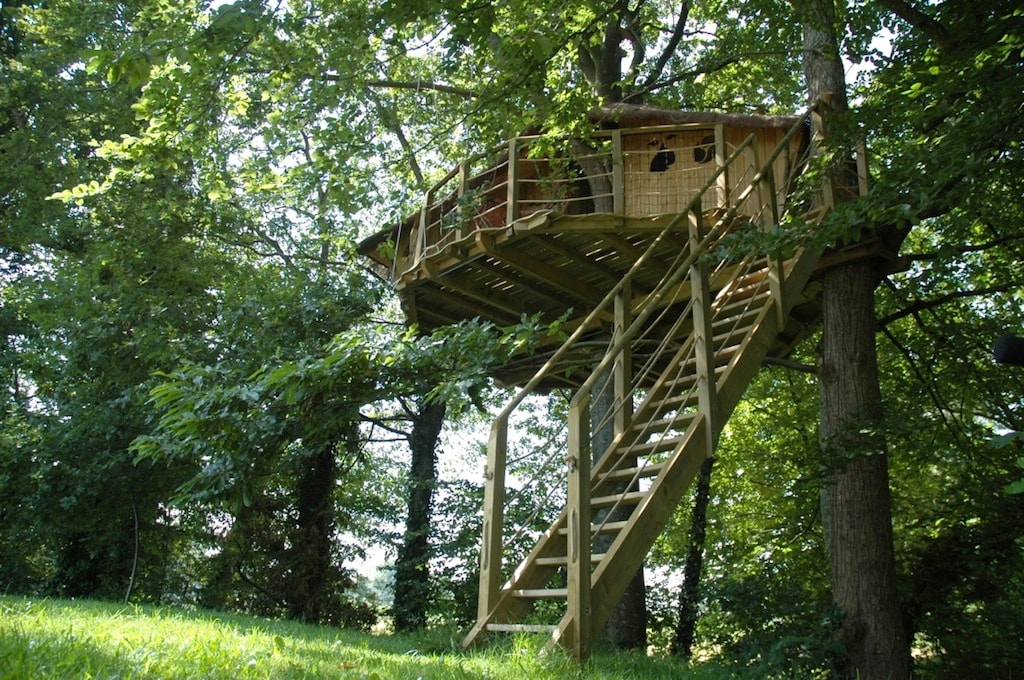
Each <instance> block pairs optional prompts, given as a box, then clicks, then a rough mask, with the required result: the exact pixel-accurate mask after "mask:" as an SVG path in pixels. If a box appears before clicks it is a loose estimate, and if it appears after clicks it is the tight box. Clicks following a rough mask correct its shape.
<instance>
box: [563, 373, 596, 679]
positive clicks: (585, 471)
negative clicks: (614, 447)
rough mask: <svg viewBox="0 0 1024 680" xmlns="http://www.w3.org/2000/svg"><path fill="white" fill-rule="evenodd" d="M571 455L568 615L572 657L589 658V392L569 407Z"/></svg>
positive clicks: (568, 509)
mask: <svg viewBox="0 0 1024 680" xmlns="http://www.w3.org/2000/svg"><path fill="white" fill-rule="evenodd" d="M568 447H569V452H568V455H567V456H566V466H567V469H568V476H569V480H568V481H569V488H568V498H567V500H566V514H567V516H568V519H567V522H568V529H569V546H568V547H569V554H568V563H567V569H566V572H567V573H566V585H567V588H568V593H567V595H568V603H567V607H568V609H567V612H566V613H567V615H568V616H569V618H570V619H571V620H572V621H574V622H575V626H574V628H575V631H574V632H575V634H574V635H572V639H571V640H563V643H564V644H567V645H571V646H572V652H573V654H574V655H575V656H576V657H577V658H580V659H585V658H587V657H588V656H589V655H590V646H591V641H592V639H593V624H592V620H591V613H592V606H591V592H590V569H591V564H590V393H589V391H588V392H587V393H583V392H580V393H577V394H576V397H575V398H574V399H573V400H572V403H571V404H570V405H569V442H568Z"/></svg>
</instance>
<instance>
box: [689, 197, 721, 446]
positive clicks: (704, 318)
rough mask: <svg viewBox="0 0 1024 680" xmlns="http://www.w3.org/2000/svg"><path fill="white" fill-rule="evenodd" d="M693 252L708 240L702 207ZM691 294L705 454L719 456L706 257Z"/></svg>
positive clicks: (695, 219)
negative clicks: (704, 424)
mask: <svg viewBox="0 0 1024 680" xmlns="http://www.w3.org/2000/svg"><path fill="white" fill-rule="evenodd" d="M689 224H690V252H694V253H696V252H699V251H700V243H701V241H702V240H703V238H704V220H703V217H702V215H701V212H700V207H699V205H698V207H697V209H695V210H691V211H690V215H689ZM690 290H691V296H692V299H693V339H694V359H695V361H696V370H697V385H698V388H697V389H698V392H697V400H698V404H699V405H700V411H701V413H702V414H703V415H704V418H705V421H706V427H705V432H707V442H706V449H705V454H706V455H707V457H708V458H710V457H712V456H713V455H714V454H715V443H716V442H715V437H716V436H717V435H716V434H715V433H716V432H718V427H717V421H718V385H717V383H716V380H715V347H714V342H715V341H714V331H713V329H712V327H711V322H712V319H713V316H712V313H711V286H710V284H709V283H708V266H707V263H706V262H705V260H704V258H703V257H697V258H695V259H694V260H693V262H692V264H691V265H690Z"/></svg>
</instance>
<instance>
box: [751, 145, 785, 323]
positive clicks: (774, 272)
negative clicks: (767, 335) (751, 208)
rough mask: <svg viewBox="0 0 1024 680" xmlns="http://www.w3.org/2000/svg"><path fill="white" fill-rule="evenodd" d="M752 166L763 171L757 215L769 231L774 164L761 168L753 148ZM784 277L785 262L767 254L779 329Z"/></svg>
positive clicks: (774, 212)
mask: <svg viewBox="0 0 1024 680" xmlns="http://www.w3.org/2000/svg"><path fill="white" fill-rule="evenodd" d="M753 149H754V166H755V168H757V170H758V171H761V170H764V174H763V175H762V176H761V177H760V178H759V179H758V186H757V196H758V202H759V203H760V205H759V206H758V213H759V214H760V216H761V220H760V222H761V228H762V229H763V230H764V231H768V230H771V229H773V228H775V227H776V226H777V225H778V224H779V196H778V194H777V193H776V183H775V164H774V163H773V164H772V165H770V166H768V167H767V168H765V167H763V166H762V160H761V151H760V149H759V147H758V146H756V145H755V146H754V147H753ZM784 276H785V262H784V261H783V259H782V257H781V256H779V255H778V254H775V253H768V290H770V291H771V294H772V300H774V301H775V318H776V321H778V324H779V329H782V328H785V325H786V318H785V309H786V308H785V307H784V306H783V304H782V303H783V300H782V291H783V288H784V287H783V285H782V281H783V278H784Z"/></svg>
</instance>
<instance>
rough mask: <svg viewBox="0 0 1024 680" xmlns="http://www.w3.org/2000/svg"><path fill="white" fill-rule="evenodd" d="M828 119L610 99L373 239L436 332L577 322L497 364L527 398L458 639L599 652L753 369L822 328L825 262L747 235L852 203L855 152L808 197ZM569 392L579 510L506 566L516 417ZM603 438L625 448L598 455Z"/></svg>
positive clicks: (492, 455)
mask: <svg viewBox="0 0 1024 680" xmlns="http://www.w3.org/2000/svg"><path fill="white" fill-rule="evenodd" d="M818 122H819V118H818V115H817V113H816V112H815V111H814V110H813V109H812V110H811V111H808V113H807V115H805V116H795V117H764V116H742V115H719V114H695V113H684V112H678V111H666V110H659V109H651V108H640V107H622V108H619V109H613V110H611V111H609V112H606V115H605V116H604V119H603V123H604V126H603V127H604V128H605V129H597V130H596V131H595V132H594V134H593V135H592V136H591V137H590V138H589V139H585V140H575V141H572V142H570V143H566V144H562V145H558V144H554V143H551V142H550V141H549V140H545V139H544V138H542V137H529V136H527V137H518V138H516V139H513V140H511V141H509V142H508V144H507V145H505V146H504V147H503V148H501V149H498V150H495V151H494V152H493V153H491V154H488V155H484V156H481V157H479V158H476V159H473V160H472V161H467V162H464V163H461V164H459V165H458V167H456V168H455V169H453V170H452V171H451V172H450V173H448V175H446V176H445V177H444V178H443V179H442V180H441V181H440V182H438V183H437V184H436V185H435V186H434V187H433V188H431V189H430V190H429V191H428V192H427V193H426V196H425V198H424V201H423V204H422V208H421V210H420V211H419V212H418V213H416V214H415V215H412V216H410V217H409V218H408V219H406V220H405V221H404V222H403V223H401V224H398V225H396V226H394V227H391V228H388V229H385V230H384V231H382V232H380V233H378V234H377V235H375V236H373V237H371V238H369V239H367V240H366V241H364V242H363V244H362V246H361V250H362V252H363V253H364V254H366V255H368V256H370V257H372V258H373V259H374V260H376V261H377V263H379V265H380V266H381V267H382V268H383V269H385V270H386V271H387V273H388V275H389V276H390V278H391V280H392V281H393V283H394V285H395V286H396V288H397V290H398V292H399V295H400V298H401V302H402V305H403V309H404V311H405V314H406V316H407V318H408V320H409V322H410V323H416V324H418V325H419V326H420V327H421V328H422V329H424V330H430V329H433V328H436V327H438V326H441V325H444V324H449V323H454V322H458V321H460V320H463V319H470V318H474V317H479V318H481V319H486V320H489V321H492V322H494V323H495V324H498V325H508V324H515V323H517V322H519V321H520V319H521V317H522V316H523V315H524V314H525V315H530V316H532V315H535V314H538V313H539V314H540V317H541V319H542V320H544V321H552V320H555V319H559V318H563V317H565V318H566V319H567V321H566V323H565V324H564V326H563V328H564V329H565V333H566V334H567V336H568V337H566V338H564V340H562V339H560V340H559V341H558V342H552V343H551V345H550V346H548V347H544V348H542V350H541V351H539V352H537V353H536V354H534V355H533V356H531V357H523V358H521V359H517V360H514V361H513V362H512V363H511V364H510V365H509V366H506V367H502V368H501V369H499V370H498V372H497V377H498V378H500V379H501V380H503V381H504V382H505V383H507V384H515V385H521V388H520V390H519V392H518V393H517V395H516V396H515V397H514V398H513V399H512V400H511V402H510V403H509V404H508V405H507V406H506V408H505V409H504V410H503V411H502V412H501V414H500V415H499V416H498V418H497V420H496V422H495V423H494V425H493V427H492V430H491V434H490V440H489V444H488V459H487V467H486V487H485V499H484V504H485V507H484V511H483V513H484V514H483V517H484V522H483V527H484V531H483V541H482V548H481V557H480V591H479V603H478V616H477V622H476V624H475V625H474V627H473V628H472V630H471V631H470V632H469V633H468V635H467V637H466V640H465V644H467V645H468V644H470V643H472V642H473V641H474V640H476V639H477V638H479V637H480V636H481V635H484V634H486V633H489V632H499V631H531V632H544V633H547V634H549V635H550V636H551V644H560V645H564V646H566V647H567V648H569V649H570V650H572V651H573V652H574V653H575V654H576V655H578V656H580V657H584V656H586V655H587V654H588V653H589V650H590V643H591V639H592V637H593V636H594V634H595V632H596V631H598V630H599V629H600V627H601V626H602V625H603V624H604V622H605V621H606V620H607V618H608V616H609V615H610V613H611V611H612V609H613V608H614V607H615V605H616V604H617V602H618V600H619V598H620V597H621V596H622V593H623V592H624V590H625V589H626V586H627V584H628V583H629V581H630V580H631V579H632V577H633V576H634V574H635V573H636V572H637V570H638V569H639V568H640V567H641V565H642V563H643V560H644V557H645V556H646V554H647V552H648V550H649V549H650V547H651V545H652V544H653V543H654V540H655V538H656V537H657V536H658V534H659V533H660V532H661V531H662V529H663V528H664V527H665V526H666V524H667V523H668V521H669V519H670V517H671V515H672V513H673V511H674V510H675V508H676V506H677V505H678V503H679V502H680V500H681V499H682V498H683V497H684V495H685V492H686V489H687V487H688V486H689V484H690V482H691V481H692V480H693V479H694V477H695V476H696V474H697V472H698V470H699V469H700V467H701V464H702V462H703V461H704V459H705V458H706V457H707V456H710V455H712V454H713V452H714V450H715V445H716V442H717V439H718V436H719V433H720V432H721V431H722V428H723V426H724V424H725V422H726V420H727V419H728V417H729V414H730V413H731V412H732V411H733V409H734V408H735V406H736V405H737V403H738V402H739V400H740V399H741V397H742V396H743V393H744V391H745V390H746V388H747V386H748V384H749V383H750V382H751V380H752V379H753V377H754V375H755V374H756V372H757V370H758V368H759V367H760V366H761V365H762V363H763V362H764V361H765V359H766V357H769V356H776V357H782V356H785V355H786V354H787V353H788V352H789V351H790V350H791V348H792V347H793V345H794V344H795V343H796V342H797V341H798V340H799V339H800V338H802V337H804V336H805V335H806V334H807V332H808V331H809V330H810V329H812V328H813V326H814V324H815V323H816V316H817V309H816V306H815V303H814V293H815V284H814V282H813V276H814V273H815V271H816V270H817V269H819V268H820V267H821V266H823V259H822V254H821V253H819V252H814V251H812V250H809V249H804V250H798V251H797V252H795V253H793V254H792V255H791V256H789V257H782V256H756V255H750V254H748V253H749V250H750V249H749V248H747V247H744V246H743V238H742V236H743V234H744V233H745V232H749V231H751V230H770V229H773V228H775V227H776V226H777V225H779V224H780V223H782V222H784V221H785V218H786V216H787V213H790V214H796V215H799V216H800V218H801V220H802V221H803V222H804V223H807V224H811V225H813V224H815V223H817V222H818V221H820V220H821V219H822V218H823V217H824V215H825V214H827V212H828V211H829V209H830V208H831V207H832V206H833V205H834V204H835V202H836V201H837V200H842V196H843V195H844V194H846V195H850V194H857V193H862V192H864V191H866V186H867V170H866V166H865V165H864V162H863V154H858V156H859V160H858V163H857V173H856V177H855V178H853V179H852V180H851V181H850V182H849V184H850V186H843V187H838V186H833V185H832V183H828V184H826V185H825V186H822V187H814V188H812V190H811V191H809V192H807V191H804V192H803V193H801V194H797V193H794V188H795V186H796V182H797V179H798V178H799V177H800V175H801V173H802V171H803V169H804V168H805V165H806V161H807V156H808V152H809V149H810V148H811V147H812V145H811V143H810V142H811V136H812V135H814V134H817V133H818V131H820V125H819V124H818ZM748 240H749V239H748ZM865 253H866V251H865V252H861V253H859V254H861V255H862V254H865ZM839 256H840V257H844V258H845V257H855V256H858V253H846V254H840V255H839ZM554 386H568V387H570V388H572V389H573V390H575V393H574V396H573V398H572V401H571V403H570V407H569V415H568V418H569V423H568V444H567V450H566V451H565V452H564V460H565V484H566V489H565V498H566V502H565V506H564V508H563V509H562V511H561V513H560V514H559V515H558V517H557V519H556V520H555V521H554V522H553V523H552V524H551V525H550V527H549V528H548V529H547V530H546V531H545V532H543V533H542V534H541V535H540V536H539V538H538V539H537V541H536V544H535V546H534V547H533V549H532V550H531V551H530V552H529V554H527V555H526V556H525V557H524V558H523V559H522V560H521V561H518V563H512V562H513V560H512V559H510V558H509V556H508V555H507V554H506V552H507V551H506V547H507V546H506V540H507V534H508V533H509V532H508V531H507V530H508V529H509V528H508V527H506V526H505V519H504V510H505V502H506V487H505V478H506V456H507V448H508V447H507V445H508V426H509V420H510V418H511V417H512V414H513V412H514V411H515V409H516V408H517V407H518V406H519V405H520V404H521V403H522V402H523V401H524V399H525V398H526V397H527V396H528V395H529V394H530V393H532V392H535V391H537V390H543V389H550V388H551V387H554ZM592 407H593V409H592ZM592 410H595V411H598V410H599V411H600V412H599V413H597V415H596V417H592V413H591V411H592ZM597 431H601V432H605V433H608V434H610V436H608V437H605V439H607V440H609V441H610V443H609V444H608V445H607V446H600V447H598V446H596V445H595V446H594V447H593V448H594V449H595V450H593V451H592V450H591V442H597V441H598V440H599V438H597V437H592V436H591V435H592V432H597ZM598 449H600V450H598ZM542 600H557V601H561V602H562V603H564V604H563V606H561V607H558V608H557V609H558V611H559V614H558V615H557V616H556V617H555V619H554V620H550V621H538V618H539V613H538V611H550V610H551V609H553V607H552V606H550V605H547V606H545V607H541V608H539V609H538V608H535V606H534V605H535V604H536V603H537V602H539V601H542ZM535 609H537V610H538V611H534V610H535Z"/></svg>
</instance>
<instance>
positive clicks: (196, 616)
mask: <svg viewBox="0 0 1024 680" xmlns="http://www.w3.org/2000/svg"><path fill="white" fill-rule="evenodd" d="M459 636H460V632H459V631H449V632H441V631H433V632H430V633H424V634H421V635H368V634H364V633H357V632H352V631H346V630H340V629H337V628H325V627H318V626H308V625H301V624H297V623H292V622H287V621H272V620H266V619H256V618H247V617H243V616H235V615H231V614H222V613H217V612H209V611H194V610H188V609H182V608H173V607H143V606H134V605H127V606H123V605H118V604H111V603H101V602H93V601H67V600H48V599H31V598H18V597H0V679H2V680H7V679H8V678H12V679H13V678H26V679H28V678H32V679H35V678H75V679H76V680H80V679H83V678H96V679H99V678H118V679H127V678H214V679H217V678H223V680H249V679H253V680H255V679H257V678H268V679H269V678H274V679H287V678H342V679H348V678H351V679H353V680H355V679H366V680H369V679H375V678H379V679H381V680H384V679H391V678H410V679H415V678H423V679H424V680H427V679H429V678H436V679H439V678H492V679H494V680H502V679H508V680H532V679H534V678H559V679H563V678H573V677H578V678H608V679H609V680H610V679H612V678H615V679H619V678H645V679H646V678H694V679H698V680H707V679H712V678H724V677H730V675H729V674H726V673H724V672H723V671H722V669H718V670H717V671H715V670H713V669H711V668H707V667H695V668H694V669H693V670H692V671H690V670H688V669H687V666H686V664H684V663H683V662H681V661H678V660H675V659H672V658H667V657H646V656H644V655H641V654H624V653H619V654H616V653H611V652H603V653H602V652H598V653H596V654H595V655H594V656H592V657H591V659H590V661H589V662H588V663H587V664H585V665H584V666H582V667H581V666H579V665H578V664H576V663H575V662H574V661H572V660H571V659H569V658H567V657H566V656H565V655H564V654H561V653H558V654H552V655H548V656H543V655H541V654H540V653H539V652H540V649H541V647H542V646H543V640H541V639H537V638H533V639H531V638H527V637H521V638H502V639H496V640H495V642H493V643H491V644H489V645H485V646H482V647H480V648H475V649H471V650H469V651H463V650H461V649H460V648H459V646H458V640H459Z"/></svg>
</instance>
